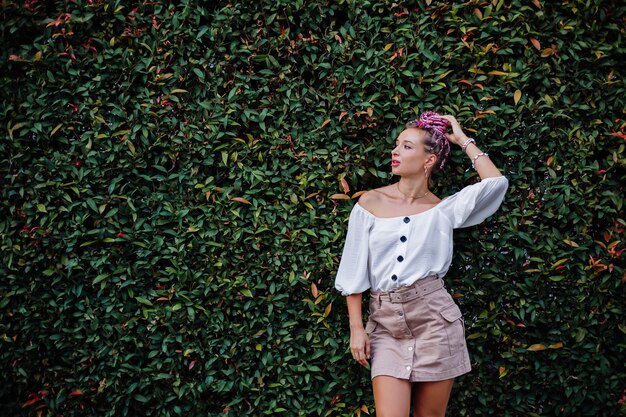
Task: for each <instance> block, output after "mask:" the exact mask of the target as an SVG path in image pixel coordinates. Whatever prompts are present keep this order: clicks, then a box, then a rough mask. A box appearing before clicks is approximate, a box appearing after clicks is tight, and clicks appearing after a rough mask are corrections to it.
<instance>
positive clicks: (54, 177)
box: [0, 0, 626, 417]
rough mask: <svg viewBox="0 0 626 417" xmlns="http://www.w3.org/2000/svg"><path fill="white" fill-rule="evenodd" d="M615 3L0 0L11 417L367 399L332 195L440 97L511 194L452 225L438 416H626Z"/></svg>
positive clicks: (2, 266)
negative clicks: (450, 314)
mask: <svg viewBox="0 0 626 417" xmlns="http://www.w3.org/2000/svg"><path fill="white" fill-rule="evenodd" d="M416 4H417V5H416ZM625 11H626V7H625V6H624V5H623V4H622V3H620V2H610V1H600V0H595V1H594V0H587V1H581V0H567V1H565V0H564V1H561V2H556V1H555V2H548V1H541V0H533V1H521V0H510V1H504V0H493V1H478V0H473V1H469V2H466V3H456V2H451V1H448V2H443V1H428V0H427V1H422V2H403V1H397V2H393V3H392V2H386V1H369V0H362V1H361V0H359V1H356V0H335V1H323V2H305V1H303V0H295V1H286V0H282V1H275V2H261V1H257V2H248V1H241V0H239V1H233V2H196V1H192V0H181V1H179V2H166V1H162V0H155V1H151V2H137V3H134V2H122V1H113V0H88V1H85V0H75V1H55V2H53V1H48V2H43V1H37V0H30V1H26V2H4V3H3V8H2V20H1V21H0V25H1V32H2V43H3V45H4V47H3V48H2V49H1V50H0V58H1V60H0V61H1V62H2V63H1V64H0V65H1V67H0V68H1V69H2V72H1V74H2V75H1V76H0V87H1V88H0V91H1V92H0V94H2V105H1V106H0V112H1V113H0V114H1V115H2V129H3V130H2V132H3V134H2V139H1V142H0V149H1V150H2V152H1V155H0V174H1V176H2V191H1V192H2V206H1V207H2V216H0V254H1V257H0V259H1V262H0V314H1V316H0V317H1V322H0V344H1V345H0V346H1V348H0V372H1V373H2V375H3V376H4V377H3V380H4V383H3V384H1V386H0V404H1V406H2V410H3V414H5V415H33V416H34V415H41V416H61V415H62V416H65V417H68V416H83V415H99V416H114V415H115V416H134V415H142V416H157V415H158V416H183V415H184V416H189V415H191V416H196V415H198V416H200V415H204V416H206V415H215V416H261V415H274V414H276V415H301V416H304V415H307V416H318V415H319V416H323V415H324V416H326V415H337V416H339V415H343V416H348V415H361V413H365V412H369V413H370V414H373V412H374V407H373V406H374V404H373V400H372V395H371V388H370V385H369V375H368V371H367V370H366V369H363V368H361V367H359V366H358V365H357V364H355V363H354V362H353V361H352V360H351V359H350V355H349V354H348V336H349V335H348V325H347V319H346V309H345V303H344V300H343V298H342V297H341V296H340V295H339V294H338V293H337V292H336V291H335V290H334V289H333V280H334V275H335V271H336V269H337V266H338V260H339V256H340V254H341V249H342V245H343V240H344V237H345V230H346V223H347V218H348V214H349V211H350V209H351V207H352V204H353V202H352V201H349V200H350V198H351V197H354V194H355V193H357V192H358V191H362V190H366V189H370V188H373V187H378V186H382V185H385V184H387V183H388V182H389V181H393V180H394V179H392V178H391V176H390V173H389V172H390V169H389V162H390V158H389V156H390V149H391V146H392V144H393V141H394V140H395V136H396V135H397V134H398V133H399V132H400V131H401V129H402V126H403V125H404V123H405V122H406V121H407V120H409V119H411V118H412V117H414V115H415V114H416V113H418V112H422V111H424V110H431V109H433V110H439V111H442V112H448V113H452V114H455V115H456V116H457V117H458V118H459V120H461V121H462V123H463V125H464V126H465V128H466V129H467V130H468V131H469V132H471V134H472V135H473V136H474V137H476V138H477V141H478V142H479V144H480V145H481V146H482V148H483V149H484V150H486V151H488V152H489V153H490V156H491V157H492V159H493V160H494V161H495V162H496V163H497V164H498V165H499V166H500V167H502V169H503V171H504V172H505V173H506V175H507V176H508V177H509V179H510V184H511V186H510V190H509V192H508V194H507V198H506V200H505V202H504V204H503V206H502V208H501V210H500V211H499V212H498V213H497V214H496V215H494V216H493V217H491V218H490V219H489V220H488V221H487V222H485V223H483V224H481V225H479V226H477V227H474V228H470V229H467V230H462V231H459V233H457V236H456V251H455V257H454V263H453V268H452V270H451V271H450V273H449V275H448V276H447V277H446V280H447V283H448V286H449V287H450V288H452V290H453V292H454V293H455V296H456V297H457V300H458V302H459V303H460V304H461V307H462V309H463V311H464V312H465V316H466V321H467V326H468V328H467V335H468V339H469V349H470V354H471V359H472V362H473V366H474V369H473V371H472V372H471V373H470V374H468V375H466V376H463V377H461V378H459V379H458V381H457V383H456V385H455V390H454V392H453V397H452V399H451V404H450V411H449V415H451V416H452V415H453V416H574V415H575V416H606V417H608V416H615V415H617V414H619V413H623V412H624V406H623V402H624V396H625V393H624V388H625V386H624V381H625V377H626V374H625V371H624V366H623V360H624V356H625V349H624V333H625V332H626V325H625V323H624V301H625V297H624V282H625V279H624V276H625V275H624V267H623V259H624V256H623V250H624V229H625V228H626V221H625V217H624V211H623V209H624V207H623V201H624V197H623V196H624V177H625V171H624V162H625V159H624V147H625V145H626V144H625V142H624V139H625V138H626V136H625V132H626V122H625V120H624V108H625V99H624V98H625V97H626V89H625V87H624V78H623V77H624V72H623V71H624V70H623V67H624V52H625V49H624V37H625V33H624V19H625V18H626V13H625ZM468 166H469V161H468V160H467V158H466V157H464V156H463V155H462V154H461V152H459V151H458V150H456V151H455V153H454V155H453V156H452V161H451V164H450V168H449V170H448V171H447V172H446V173H445V175H443V176H440V177H439V178H438V183H437V187H436V192H437V193H438V194H439V195H440V196H445V195H448V194H450V193H452V192H455V191H456V190H458V189H459V188H460V187H462V186H463V185H467V184H471V183H472V182H474V181H476V179H477V177H476V174H475V173H474V172H473V171H471V170H468V169H467V168H468Z"/></svg>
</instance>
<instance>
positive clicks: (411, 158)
mask: <svg viewBox="0 0 626 417" xmlns="http://www.w3.org/2000/svg"><path fill="white" fill-rule="evenodd" d="M426 134H427V133H426V132H425V131H424V130H422V129H416V128H412V127H410V128H408V129H405V130H403V131H402V133H400V135H398V139H396V147H395V148H394V149H393V151H392V152H391V172H392V173H393V174H394V175H400V176H405V175H409V176H410V175H424V167H428V169H429V170H430V168H431V167H432V164H433V163H434V161H435V159H436V157H435V155H433V154H431V153H429V152H426V149H425V148H424V135H426Z"/></svg>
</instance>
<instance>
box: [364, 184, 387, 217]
mask: <svg viewBox="0 0 626 417" xmlns="http://www.w3.org/2000/svg"><path fill="white" fill-rule="evenodd" d="M388 188H389V186H387V187H380V188H374V189H372V190H369V191H367V192H366V193H364V194H362V195H361V196H360V197H359V205H360V206H361V207H363V208H364V209H365V210H367V211H369V212H370V213H374V212H376V211H377V209H378V208H379V207H380V205H381V204H382V203H384V201H385V200H386V199H387V198H388V196H389V194H388Z"/></svg>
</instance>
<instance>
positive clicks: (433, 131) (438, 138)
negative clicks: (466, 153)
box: [406, 111, 450, 170]
mask: <svg viewBox="0 0 626 417" xmlns="http://www.w3.org/2000/svg"><path fill="white" fill-rule="evenodd" d="M449 125H450V122H449V121H448V120H446V119H444V118H443V117H441V115H440V114H439V113H435V112H434V111H426V112H424V113H422V114H421V116H420V117H419V118H418V119H415V120H413V121H412V122H409V123H407V124H406V127H416V128H418V129H424V130H426V131H427V132H428V133H430V137H429V138H426V140H425V143H424V145H425V146H426V150H427V151H428V152H431V153H434V154H435V155H436V156H437V162H438V163H439V164H438V166H436V168H437V170H440V169H442V168H443V167H444V165H445V164H446V161H447V160H448V157H449V156H450V143H449V142H448V139H447V138H446V135H445V133H446V128H447V127H448V126H449Z"/></svg>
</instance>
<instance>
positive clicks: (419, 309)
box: [365, 275, 471, 382]
mask: <svg viewBox="0 0 626 417" xmlns="http://www.w3.org/2000/svg"><path fill="white" fill-rule="evenodd" d="M369 303H370V315H369V319H368V321H367V324H366V326H365V331H366V332H367V334H368V335H369V338H370V345H371V371H372V379H373V378H374V377H377V376H380V375H388V376H392V377H395V378H400V379H406V380H409V381H411V382H418V381H441V380H444V379H450V378H454V377H457V376H459V375H463V374H465V373H467V372H469V371H470V370H471V365H470V361H469V355H468V352H467V346H466V344H465V324H464V321H463V315H462V314H461V310H459V307H458V306H457V305H456V304H455V302H454V300H453V299H452V297H451V296H450V294H449V293H448V291H446V289H445V287H444V283H443V281H442V280H441V279H440V278H438V277H437V276H435V275H433V276H428V277H426V278H422V279H419V280H417V281H416V282H415V284H413V285H411V286H409V287H402V288H400V289H398V290H395V291H390V292H376V291H372V292H371V293H370V302H369Z"/></svg>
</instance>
